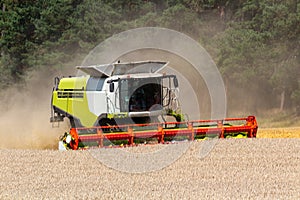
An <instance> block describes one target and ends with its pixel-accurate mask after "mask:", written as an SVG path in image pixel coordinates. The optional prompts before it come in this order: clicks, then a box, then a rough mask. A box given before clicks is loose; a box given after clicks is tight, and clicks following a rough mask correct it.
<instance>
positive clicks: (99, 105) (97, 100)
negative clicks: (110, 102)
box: [86, 91, 107, 116]
mask: <svg viewBox="0 0 300 200" xmlns="http://www.w3.org/2000/svg"><path fill="white" fill-rule="evenodd" d="M86 96H87V101H88V107H89V110H90V112H92V113H93V114H94V115H96V116H100V115H101V114H102V113H107V100H106V92H104V91H101V92H91V91H87V92H86Z"/></svg>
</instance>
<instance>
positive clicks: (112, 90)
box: [109, 82, 115, 92]
mask: <svg viewBox="0 0 300 200" xmlns="http://www.w3.org/2000/svg"><path fill="white" fill-rule="evenodd" d="M109 91H110V92H114V91H115V84H114V82H111V83H110V84H109Z"/></svg>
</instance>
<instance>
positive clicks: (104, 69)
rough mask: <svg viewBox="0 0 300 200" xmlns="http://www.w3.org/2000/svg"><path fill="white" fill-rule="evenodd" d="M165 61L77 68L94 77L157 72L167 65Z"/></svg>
mask: <svg viewBox="0 0 300 200" xmlns="http://www.w3.org/2000/svg"><path fill="white" fill-rule="evenodd" d="M167 64H168V62H165V61H138V62H126V63H119V62H118V63H113V64H104V65H91V66H78V67H77V69H79V70H81V71H83V72H85V73H86V74H89V75H90V76H94V77H111V76H114V75H125V74H140V73H157V72H158V71H160V70H162V69H163V68H164V67H165V66H167Z"/></svg>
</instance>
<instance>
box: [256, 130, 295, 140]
mask: <svg viewBox="0 0 300 200" xmlns="http://www.w3.org/2000/svg"><path fill="white" fill-rule="evenodd" d="M257 137H258V138H300V127H295V128H263V129H258V133H257Z"/></svg>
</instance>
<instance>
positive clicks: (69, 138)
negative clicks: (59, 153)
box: [66, 135, 72, 144]
mask: <svg viewBox="0 0 300 200" xmlns="http://www.w3.org/2000/svg"><path fill="white" fill-rule="evenodd" d="M71 140H72V137H71V135H68V136H67V137H66V143H67V144H69V143H70V142H71Z"/></svg>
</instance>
